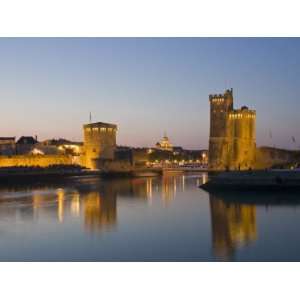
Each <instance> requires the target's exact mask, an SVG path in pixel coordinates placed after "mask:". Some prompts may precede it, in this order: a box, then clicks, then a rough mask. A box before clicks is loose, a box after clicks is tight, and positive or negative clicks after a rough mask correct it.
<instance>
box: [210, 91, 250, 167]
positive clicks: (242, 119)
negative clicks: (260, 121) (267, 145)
mask: <svg viewBox="0 0 300 300" xmlns="http://www.w3.org/2000/svg"><path fill="white" fill-rule="evenodd" d="M209 101H210V138H209V168H210V169H212V170H226V169H228V170H246V169H249V168H253V167H255V153H256V134H255V132H256V129H255V125H256V112H255V111H254V110H249V109H248V107H246V106H243V107H242V108H241V109H234V107H233V91H232V89H231V90H227V91H225V93H224V94H220V95H210V96H209Z"/></svg>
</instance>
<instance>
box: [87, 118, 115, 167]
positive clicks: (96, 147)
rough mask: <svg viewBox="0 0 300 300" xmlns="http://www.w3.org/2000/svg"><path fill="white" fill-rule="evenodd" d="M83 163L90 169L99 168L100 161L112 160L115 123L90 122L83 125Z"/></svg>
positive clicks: (113, 155)
mask: <svg viewBox="0 0 300 300" xmlns="http://www.w3.org/2000/svg"><path fill="white" fill-rule="evenodd" d="M83 133H84V146H83V159H84V161H85V163H84V165H85V166H86V167H87V168H90V169H99V168H100V166H101V161H103V160H113V159H114V157H115V151H116V147H117V145H116V133H117V125H115V124H109V123H102V122H98V123H91V124H86V125H83Z"/></svg>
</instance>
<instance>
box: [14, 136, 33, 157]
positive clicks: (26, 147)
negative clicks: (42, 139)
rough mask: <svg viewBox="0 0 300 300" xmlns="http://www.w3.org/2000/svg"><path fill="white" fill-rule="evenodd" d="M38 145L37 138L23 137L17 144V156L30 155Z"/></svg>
mask: <svg viewBox="0 0 300 300" xmlns="http://www.w3.org/2000/svg"><path fill="white" fill-rule="evenodd" d="M37 143H38V141H37V138H36V137H35V138H34V137H32V136H21V137H20V138H19V139H18V141H17V143H16V150H17V151H16V152H17V154H29V153H30V152H31V151H32V149H33V148H34V145H35V144H37Z"/></svg>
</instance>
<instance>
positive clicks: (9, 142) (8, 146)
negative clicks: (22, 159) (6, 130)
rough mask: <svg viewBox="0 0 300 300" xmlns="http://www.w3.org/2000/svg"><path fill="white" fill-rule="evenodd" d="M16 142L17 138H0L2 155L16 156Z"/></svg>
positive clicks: (0, 152) (0, 153)
mask: <svg viewBox="0 0 300 300" xmlns="http://www.w3.org/2000/svg"><path fill="white" fill-rule="evenodd" d="M15 140H16V138H15V137H0V155H14V154H16V141H15Z"/></svg>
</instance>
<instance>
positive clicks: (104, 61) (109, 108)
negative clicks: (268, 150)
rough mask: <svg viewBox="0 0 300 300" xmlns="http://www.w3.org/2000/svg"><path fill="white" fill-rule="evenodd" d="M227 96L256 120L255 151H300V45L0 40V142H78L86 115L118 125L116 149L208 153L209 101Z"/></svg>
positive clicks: (263, 41)
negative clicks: (168, 146) (162, 143)
mask: <svg viewBox="0 0 300 300" xmlns="http://www.w3.org/2000/svg"><path fill="white" fill-rule="evenodd" d="M226 88H233V91H234V97H235V107H236V108H237V107H240V106H242V105H247V106H249V108H251V109H255V110H256V111H257V144H258V145H259V146H261V145H275V146H277V147H285V148H291V147H295V145H293V143H292V138H291V137H292V136H295V138H296V141H297V147H298V148H299V147H300V130H299V125H300V39H288V38H283V39H269V38H268V39H264V38H255V39H247V38H241V39H230V38H160V39H157V38H153V39H150V38H137V39H135V38H114V39H108V38H81V39H80V38H74V39H73V38H24V39H22V38H15V39H13V38H11V39H7V38H1V39H0V99H1V103H2V111H1V112H2V113H1V132H0V136H16V137H17V138H18V137H19V136H20V135H38V137H39V139H40V140H43V139H46V138H52V137H53V138H59V137H64V138H67V139H73V140H82V125H83V124H84V123H88V121H89V112H90V111H91V112H92V120H93V121H94V122H97V121H101V122H112V123H116V124H117V125H118V128H119V131H118V135H117V142H118V144H119V145H132V146H147V147H150V146H153V145H154V144H155V143H156V142H157V141H158V140H159V139H160V138H161V137H162V135H163V133H164V131H166V132H167V134H168V136H169V138H170V140H171V142H172V143H173V144H174V145H176V146H183V147H185V148H190V149H200V148H207V147H208V135H209V102H208V95H209V94H211V93H222V92H224V90H225V89H226ZM270 130H271V131H272V136H273V141H271V139H270V135H269V132H270Z"/></svg>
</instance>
